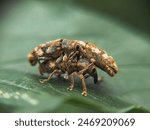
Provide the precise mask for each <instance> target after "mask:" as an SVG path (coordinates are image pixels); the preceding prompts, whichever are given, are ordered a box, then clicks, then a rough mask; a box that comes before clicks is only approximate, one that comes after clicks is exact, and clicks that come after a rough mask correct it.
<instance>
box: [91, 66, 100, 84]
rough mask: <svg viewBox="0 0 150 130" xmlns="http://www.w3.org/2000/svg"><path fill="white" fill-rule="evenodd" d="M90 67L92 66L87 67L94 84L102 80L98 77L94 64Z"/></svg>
mask: <svg viewBox="0 0 150 130" xmlns="http://www.w3.org/2000/svg"><path fill="white" fill-rule="evenodd" d="M91 67H92V68H89V72H90V75H91V76H92V77H93V80H94V83H95V84H96V83H98V82H100V81H102V77H98V74H97V70H96V68H95V67H94V66H91Z"/></svg>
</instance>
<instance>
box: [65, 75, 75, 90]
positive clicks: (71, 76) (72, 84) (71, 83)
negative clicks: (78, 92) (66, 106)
mask: <svg viewBox="0 0 150 130" xmlns="http://www.w3.org/2000/svg"><path fill="white" fill-rule="evenodd" d="M76 74H77V73H76V72H74V73H72V74H71V75H70V76H69V80H70V86H69V87H68V88H67V90H69V91H72V90H73V89H74V87H75V85H74V82H75V81H74V79H75V75H76Z"/></svg>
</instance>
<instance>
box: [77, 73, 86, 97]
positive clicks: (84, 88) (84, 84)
mask: <svg viewBox="0 0 150 130" xmlns="http://www.w3.org/2000/svg"><path fill="white" fill-rule="evenodd" d="M78 76H79V78H80V80H81V82H82V87H83V90H82V96H87V87H86V83H85V77H84V76H83V74H79V75H78Z"/></svg>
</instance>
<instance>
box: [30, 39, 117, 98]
mask: <svg viewBox="0 0 150 130" xmlns="http://www.w3.org/2000/svg"><path fill="white" fill-rule="evenodd" d="M28 60H29V62H30V63H31V65H32V66H35V65H36V64H37V63H39V71H40V74H41V75H43V74H44V73H48V74H49V77H48V79H45V80H40V82H41V83H45V82H47V81H49V80H50V79H51V77H52V76H53V75H57V76H61V75H62V74H64V77H65V78H66V79H68V80H70V82H71V84H70V86H69V88H68V90H73V89H74V77H75V76H76V75H77V76H78V77H79V78H80V79H81V81H82V87H83V92H82V95H83V96H87V88H86V83H85V79H86V78H88V77H89V76H92V77H93V78H94V83H97V81H98V80H99V79H101V78H98V76H97V71H96V67H98V68H100V69H101V70H103V71H105V72H106V73H107V74H108V75H110V76H114V75H115V74H116V73H117V72H118V67H117V64H116V62H115V60H114V59H113V57H111V56H109V55H108V54H107V53H106V52H105V51H104V50H102V49H101V48H98V47H96V46H95V45H94V44H92V43H88V42H83V41H78V40H67V39H57V40H53V41H50V42H47V43H44V44H41V45H39V46H37V47H35V48H34V49H33V50H32V51H31V52H30V53H29V54H28Z"/></svg>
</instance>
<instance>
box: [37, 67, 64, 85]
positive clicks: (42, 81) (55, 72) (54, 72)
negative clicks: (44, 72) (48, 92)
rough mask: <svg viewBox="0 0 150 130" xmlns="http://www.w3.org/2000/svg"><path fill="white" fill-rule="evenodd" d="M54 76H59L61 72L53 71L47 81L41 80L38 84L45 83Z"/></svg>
mask: <svg viewBox="0 0 150 130" xmlns="http://www.w3.org/2000/svg"><path fill="white" fill-rule="evenodd" d="M54 74H61V71H60V70H54V71H53V72H52V73H50V74H49V76H48V78H47V79H41V80H40V83H47V82H48V81H49V80H50V79H51V78H52V76H53V75H54Z"/></svg>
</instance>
